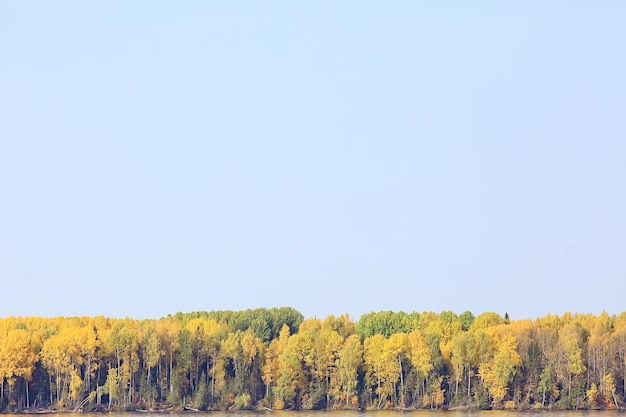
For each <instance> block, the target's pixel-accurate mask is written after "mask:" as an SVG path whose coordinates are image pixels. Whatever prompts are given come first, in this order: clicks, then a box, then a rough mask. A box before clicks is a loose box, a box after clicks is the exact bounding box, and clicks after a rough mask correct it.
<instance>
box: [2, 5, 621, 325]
mask: <svg viewBox="0 0 626 417" xmlns="http://www.w3.org/2000/svg"><path fill="white" fill-rule="evenodd" d="M625 16H626V2H623V1H575V0H574V1H569V0H568V1H549V2H546V1H473V2H450V1H428V2H426V1H424V2H421V1H397V2H373V1H358V2H357V1H344V2H330V1H321V2H297V1H296V2H286V1H277V2H209V1H197V2H196V1H187V2H160V1H143V2H142V1H133V2H127V1H96V2H92V1H76V2H67V1H0V193H1V194H0V277H1V282H2V284H1V288H0V297H1V298H0V316H9V315H41V316H57V315H92V316H95V315H106V316H113V317H125V316H131V317H135V318H144V317H153V318H158V317H161V316H164V315H167V314H169V313H175V312H177V311H195V310H216V309H232V310H238V309H245V308H253V307H274V306H285V305H286V306H292V307H294V308H296V309H298V310H299V311H301V312H302V313H303V314H304V315H305V316H307V317H311V316H317V317H325V316H327V315H328V314H335V315H338V314H342V313H346V312H347V313H349V314H350V315H351V316H352V317H354V318H358V317H359V316H360V315H361V314H363V313H366V312H369V311H378V310H387V309H391V310H403V311H407V312H409V311H425V310H432V311H436V312H439V311H442V310H452V311H455V312H457V313H461V312H463V311H465V310H470V311H472V312H473V313H474V314H479V313H481V312H483V311H495V312H498V313H500V314H504V313H505V312H508V313H509V315H510V316H511V317H512V318H514V319H520V318H535V317H539V316H544V315H546V314H548V313H552V314H561V313H563V312H565V311H571V312H583V313H594V314H598V313H600V312H601V311H603V310H606V311H607V312H609V313H611V314H617V313H620V312H622V311H624V310H626V303H625V302H624V294H625V292H626V189H625V185H626V24H624V17H625Z"/></svg>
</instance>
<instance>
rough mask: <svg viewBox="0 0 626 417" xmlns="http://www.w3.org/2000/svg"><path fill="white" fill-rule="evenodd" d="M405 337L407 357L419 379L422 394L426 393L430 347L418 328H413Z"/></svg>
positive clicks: (431, 368) (430, 367)
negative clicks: (406, 340)
mask: <svg viewBox="0 0 626 417" xmlns="http://www.w3.org/2000/svg"><path fill="white" fill-rule="evenodd" d="M407 339H408V345H409V346H408V350H409V359H410V361H411V365H413V368H414V369H415V371H416V372H417V375H418V376H419V380H420V381H421V393H422V396H423V395H424V394H425V393H426V379H427V378H428V374H429V373H430V372H431V371H432V370H433V362H432V360H431V352H430V347H429V346H428V343H427V341H426V337H425V336H424V334H423V333H422V332H421V331H419V330H413V331H412V332H411V333H409V335H408V336H407Z"/></svg>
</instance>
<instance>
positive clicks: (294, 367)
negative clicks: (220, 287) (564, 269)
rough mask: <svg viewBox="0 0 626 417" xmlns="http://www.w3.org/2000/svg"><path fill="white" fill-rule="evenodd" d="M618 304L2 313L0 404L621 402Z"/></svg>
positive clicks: (603, 405)
mask: <svg viewBox="0 0 626 417" xmlns="http://www.w3.org/2000/svg"><path fill="white" fill-rule="evenodd" d="M625 381H626V313H622V314H620V315H609V314H607V313H602V314H600V315H593V314H579V313H576V314H572V313H566V314H563V315H562V316H555V315H548V316H545V317H541V318H537V319H522V320H512V319H510V318H509V317H508V315H507V314H504V316H502V315H500V314H497V313H493V312H485V313H481V314H479V315H477V316H474V315H473V314H472V313H471V312H468V311H466V312H464V313H461V314H456V313H454V312H451V311H443V312H441V313H434V312H422V313H418V312H412V313H405V312H392V311H381V312H371V313H368V314H365V315H363V316H361V317H360V318H359V319H358V320H357V321H355V320H353V319H351V318H350V316H349V315H347V314H345V315H342V316H339V317H335V316H328V317H326V318H325V319H318V318H307V319H305V318H304V317H303V316H302V314H301V313H299V312H298V311H296V310H295V309H293V308H290V307H280V308H267V309H266V308H259V309H251V310H245V311H209V312H193V313H176V314H174V315H169V316H167V317H163V318H160V319H149V320H135V319H131V318H126V319H117V318H107V317H102V316H98V317H56V318H44V317H7V318H1V319H0V411H2V412H15V411H25V410H32V411H37V410H67V411H107V410H116V411H120V410H127V411H134V410H168V409H177V410H180V409H185V410H199V411H204V410H228V409H300V410H315V409H324V410H330V409H399V410H404V409H421V408H428V409H451V408H470V409H619V408H622V407H623V406H624V404H625V400H626V397H625V388H624V387H625Z"/></svg>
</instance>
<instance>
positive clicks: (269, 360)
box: [262, 324, 291, 409]
mask: <svg viewBox="0 0 626 417" xmlns="http://www.w3.org/2000/svg"><path fill="white" fill-rule="evenodd" d="M290 336H291V335H290V331H289V326H287V325H286V324H284V325H283V327H282V328H281V330H280V334H279V337H278V338H277V339H274V340H272V341H271V342H270V345H269V347H268V348H267V350H266V353H265V363H264V365H263V367H262V378H263V383H264V384H265V397H266V398H267V399H268V400H270V399H271V397H270V396H271V394H272V390H273V388H274V387H275V385H276V382H277V381H278V378H280V375H281V367H280V365H281V361H280V358H281V356H282V354H283V352H284V351H285V349H286V347H287V344H288V343H289V337H290ZM270 404H271V403H270ZM270 404H268V405H270ZM283 406H284V404H280V403H279V404H278V407H276V408H279V409H281V408H283Z"/></svg>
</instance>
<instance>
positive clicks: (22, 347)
mask: <svg viewBox="0 0 626 417" xmlns="http://www.w3.org/2000/svg"><path fill="white" fill-rule="evenodd" d="M36 360H37V356H36V354H35V350H34V346H33V344H32V341H31V338H30V335H29V334H28V332H27V331H26V330H24V329H11V330H9V331H8V332H7V333H6V335H3V334H2V332H0V379H2V383H3V384H4V378H6V379H7V380H8V381H9V387H12V386H13V384H14V382H15V378H16V377H18V378H23V379H24V381H25V383H26V398H27V399H26V401H27V404H28V403H29V402H30V400H29V399H28V395H29V394H28V382H29V381H30V380H31V376H32V373H33V369H34V367H35V362H36ZM1 391H3V390H0V392H1Z"/></svg>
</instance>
